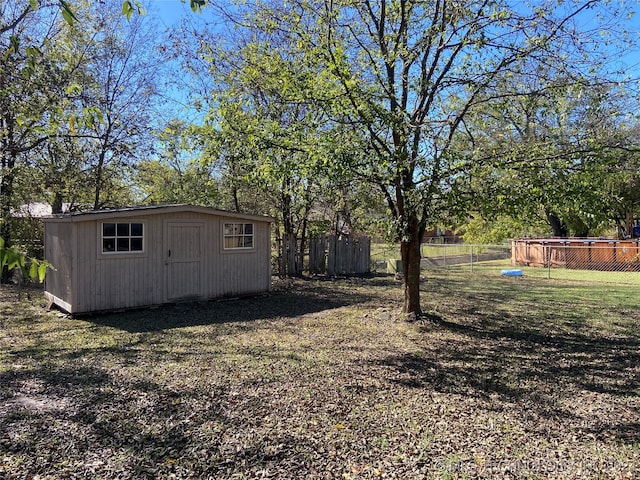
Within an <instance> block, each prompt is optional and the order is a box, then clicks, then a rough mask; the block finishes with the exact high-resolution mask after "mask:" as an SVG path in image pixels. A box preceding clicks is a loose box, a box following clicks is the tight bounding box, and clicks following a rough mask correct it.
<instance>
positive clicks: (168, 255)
mask: <svg viewBox="0 0 640 480" xmlns="http://www.w3.org/2000/svg"><path fill="white" fill-rule="evenodd" d="M168 256H169V257H170V256H171V249H169V255H168Z"/></svg>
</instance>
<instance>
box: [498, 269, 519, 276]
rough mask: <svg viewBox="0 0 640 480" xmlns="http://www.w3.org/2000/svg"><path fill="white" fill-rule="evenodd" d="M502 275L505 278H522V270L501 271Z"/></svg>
mask: <svg viewBox="0 0 640 480" xmlns="http://www.w3.org/2000/svg"><path fill="white" fill-rule="evenodd" d="M500 275H504V276H505V277H521V276H522V270H521V269H519V268H514V269H511V270H501V271H500Z"/></svg>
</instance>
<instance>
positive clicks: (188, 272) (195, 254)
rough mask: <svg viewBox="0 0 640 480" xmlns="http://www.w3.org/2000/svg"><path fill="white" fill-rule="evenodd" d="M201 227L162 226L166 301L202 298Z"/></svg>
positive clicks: (174, 223)
mask: <svg viewBox="0 0 640 480" xmlns="http://www.w3.org/2000/svg"><path fill="white" fill-rule="evenodd" d="M202 232H203V224H202V223H197V222H167V223H166V225H165V252H164V254H165V266H166V273H165V279H166V281H165V285H166V298H167V300H168V301H171V300H180V299H186V298H196V297H200V296H202V292H203V290H202V264H203V258H202V249H203V235H202Z"/></svg>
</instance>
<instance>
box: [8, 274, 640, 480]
mask: <svg viewBox="0 0 640 480" xmlns="http://www.w3.org/2000/svg"><path fill="white" fill-rule="evenodd" d="M436 275H441V276H440V277H436V278H435V280H434V281H433V282H430V283H429V294H428V296H426V298H425V306H426V305H427V304H430V305H434V306H437V312H436V313H429V314H427V315H420V316H416V317H415V319H414V320H415V321H413V322H409V323H407V322H405V321H404V319H403V318H402V315H400V314H399V313H396V312H398V311H399V308H400V307H401V305H402V303H401V302H402V293H403V292H401V291H400V289H398V288H397V285H396V284H395V283H394V282H392V281H390V277H386V278H382V277H372V278H369V279H366V280H357V281H356V280H353V279H350V280H349V279H337V280H335V281H332V282H326V281H323V280H296V281H292V283H291V287H290V288H287V289H285V290H280V291H277V292H273V293H272V294H271V295H270V296H268V297H262V298H250V299H244V300H240V301H237V302H210V303H208V304H206V305H197V304H196V305H193V306H192V307H189V308H186V307H181V308H172V307H163V308H159V309H156V310H144V311H135V312H125V313H122V314H117V315H116V314H113V315H104V316H94V317H87V318H76V319H73V318H62V319H60V318H58V317H57V316H56V315H55V314H54V313H53V312H51V313H46V314H45V315H42V314H41V312H40V311H39V310H38V308H37V305H30V304H27V303H25V302H23V303H20V304H15V303H13V300H11V302H12V303H10V304H8V303H7V301H6V299H4V298H0V478H3V479H7V480H17V479H25V478H37V477H38V476H39V477H40V478H42V479H47V480H52V479H55V478H118V479H123V480H130V479H131V480H133V479H149V480H150V479H156V478H166V479H176V480H178V479H180V480H195V479H206V478H215V479H221V480H225V479H233V478H247V479H254V478H255V479H257V478H352V479H375V478H402V479H409V480H411V479H425V478H479V479H490V478H554V479H590V478H620V479H622V478H638V477H640V459H639V457H638V451H639V450H638V449H639V448H640V447H639V445H640V433H639V432H638V429H637V425H638V424H639V423H640V412H639V411H638V408H637V406H638V403H637V402H638V392H640V370H639V369H640V367H639V365H640V358H639V357H638V355H639V354H638V345H639V344H640V331H639V329H638V325H637V322H635V320H634V319H633V318H632V317H630V316H629V315H626V314H621V313H620V312H621V311H637V307H638V299H637V295H636V296H634V295H632V294H631V293H632V292H634V290H633V288H634V287H629V288H628V289H626V287H622V289H621V290H619V293H620V295H611V294H610V292H608V295H609V296H611V297H615V299H614V300H612V302H615V303H616V305H613V306H611V305H609V304H608V303H607V301H606V300H605V301H598V302H594V301H593V300H591V298H592V296H593V295H595V294H597V292H598V291H597V288H598V286H597V285H596V286H594V285H587V286H585V285H575V284H569V283H567V284H566V285H563V286H562V288H563V289H562V293H563V295H566V294H570V298H571V299H572V301H571V303H570V304H567V306H566V307H563V308H558V305H557V304H554V303H553V302H543V303H539V302H538V303H535V305H536V308H535V309H532V308H528V307H530V305H531V304H532V303H531V302H533V301H534V300H535V299H536V298H539V294H540V292H541V291H544V293H545V294H547V295H549V291H548V288H549V287H548V284H547V283H546V282H545V283H536V281H535V280H533V279H530V278H523V279H522V281H519V282H517V283H513V282H512V281H509V279H502V278H501V277H499V276H497V275H496V276H495V277H492V281H487V279H486V278H483V277H479V278H477V279H475V277H471V278H469V276H468V275H466V272H463V273H461V274H460V275H456V274H455V273H451V272H445V273H438V274H436ZM542 289H544V290H542ZM601 298H608V297H605V296H603V297H601ZM634 302H635V303H634ZM42 308H44V305H43V307H42ZM523 312H525V313H523ZM430 322H434V323H438V325H439V326H438V328H428V326H429V323H430Z"/></svg>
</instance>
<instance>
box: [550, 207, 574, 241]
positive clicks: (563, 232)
mask: <svg viewBox="0 0 640 480" xmlns="http://www.w3.org/2000/svg"><path fill="white" fill-rule="evenodd" d="M545 213H546V214H547V221H548V222H549V225H550V226H551V230H552V231H553V236H554V237H566V236H568V234H569V232H568V231H567V226H566V225H565V224H564V222H563V221H562V219H561V218H560V217H558V215H556V214H555V213H553V212H551V211H549V210H547V211H546V212H545Z"/></svg>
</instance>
